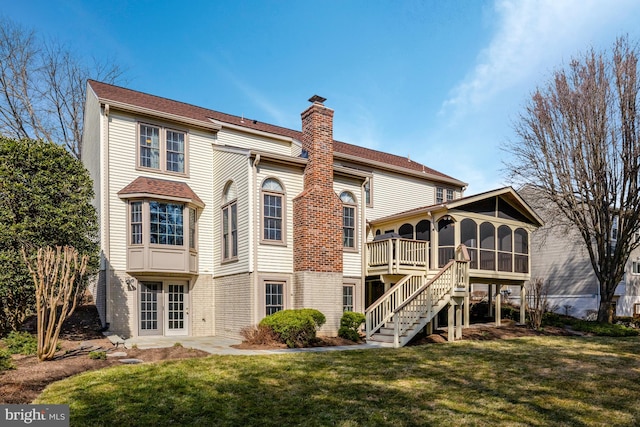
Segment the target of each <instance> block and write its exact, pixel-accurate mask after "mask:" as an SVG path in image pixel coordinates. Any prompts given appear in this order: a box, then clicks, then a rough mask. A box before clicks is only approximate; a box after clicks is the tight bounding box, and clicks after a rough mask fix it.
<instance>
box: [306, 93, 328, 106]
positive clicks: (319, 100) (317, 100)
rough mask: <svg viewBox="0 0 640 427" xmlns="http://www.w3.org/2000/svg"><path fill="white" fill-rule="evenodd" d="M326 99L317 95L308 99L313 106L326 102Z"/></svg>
mask: <svg viewBox="0 0 640 427" xmlns="http://www.w3.org/2000/svg"><path fill="white" fill-rule="evenodd" d="M326 100H327V98H323V97H321V96H319V95H313V96H312V97H311V98H309V102H313V103H314V104H321V105H322V103H323V102H324V101H326Z"/></svg>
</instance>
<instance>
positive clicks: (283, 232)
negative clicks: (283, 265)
mask: <svg viewBox="0 0 640 427" xmlns="http://www.w3.org/2000/svg"><path fill="white" fill-rule="evenodd" d="M269 179H272V180H274V181H277V182H278V183H279V184H280V187H281V188H282V192H279V191H273V190H265V189H263V188H262V187H263V185H264V183H265V182H266V181H267V180H269ZM265 194H268V195H272V196H280V197H281V216H280V237H281V239H280V240H273V239H266V238H265V236H264V214H265V209H264V196H265ZM260 243H261V244H265V245H275V246H287V189H286V188H285V186H284V184H283V183H282V181H281V180H279V179H278V178H275V177H272V176H268V177H266V178H265V179H263V180H262V182H261V183H260Z"/></svg>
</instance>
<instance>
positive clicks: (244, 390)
mask: <svg viewBox="0 0 640 427" xmlns="http://www.w3.org/2000/svg"><path fill="white" fill-rule="evenodd" d="M639 355H640V339H639V338H637V337H633V338H620V339H614V338H600V337H592V338H569V337H535V338H519V339H513V340H502V341H461V342H456V343H452V344H441V345H426V346H419V347H410V348H403V349H398V350H393V349H381V350H355V351H344V352H329V353H295V354H287V355H270V356H211V357H208V358H204V359H189V360H182V361H167V362H163V363H156V364H144V365H137V366H121V367H116V368H110V369H105V370H101V371H94V372H89V373H86V374H82V375H79V376H76V377H73V378H70V379H67V380H64V381H60V382H58V383H55V384H52V385H51V386H49V387H48V388H47V389H46V390H45V392H44V393H43V394H42V395H41V396H40V397H39V399H38V400H37V401H36V402H34V403H49V404H69V405H70V407H71V424H72V425H82V426H88V425H181V426H187V425H203V426H210V425H223V426H225V425H228V426H231V425H234V426H235V425H238V426H254V425H255V426H289V425H304V426H326V425H339V426H375V425H382V426H424V425H456V426H458V425H487V426H494V425H508V426H513V425H522V426H537V425H554V426H557V425H570V426H574V425H577V426H586V425H607V426H611V425H638V424H640V405H638V396H640V356H639Z"/></svg>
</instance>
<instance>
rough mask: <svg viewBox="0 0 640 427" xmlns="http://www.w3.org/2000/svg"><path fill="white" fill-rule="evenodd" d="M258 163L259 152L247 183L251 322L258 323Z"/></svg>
mask: <svg viewBox="0 0 640 427" xmlns="http://www.w3.org/2000/svg"><path fill="white" fill-rule="evenodd" d="M259 164H260V154H256V158H255V160H254V161H253V165H252V166H251V175H252V179H251V182H250V183H249V194H250V207H251V213H252V215H251V218H252V219H251V222H252V224H253V225H252V229H253V233H251V238H252V240H253V242H252V247H253V263H252V264H253V274H252V276H253V298H254V303H253V323H258V316H259V308H258V307H259V303H258V301H259V298H260V289H259V286H260V283H259V281H258V242H259V241H260V237H259V234H257V233H259V232H260V227H259V226H256V225H257V224H259V222H260V220H259V219H258V221H256V216H257V212H256V208H255V206H256V203H255V201H256V182H257V179H258V165H259Z"/></svg>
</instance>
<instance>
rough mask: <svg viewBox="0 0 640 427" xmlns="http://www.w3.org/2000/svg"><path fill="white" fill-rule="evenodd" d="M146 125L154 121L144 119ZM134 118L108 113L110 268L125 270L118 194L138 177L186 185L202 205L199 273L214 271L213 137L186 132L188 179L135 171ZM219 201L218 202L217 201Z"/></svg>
mask: <svg viewBox="0 0 640 427" xmlns="http://www.w3.org/2000/svg"><path fill="white" fill-rule="evenodd" d="M145 122H151V123H154V122H153V121H149V120H145ZM137 123H138V121H137V119H136V118H135V117H133V116H130V115H126V114H122V113H120V112H115V111H113V110H112V111H111V114H110V118H109V176H110V181H109V187H110V188H109V203H110V212H109V214H110V224H109V233H110V243H111V246H110V248H111V260H110V262H111V265H112V267H113V268H114V269H116V270H126V255H127V250H126V247H127V242H128V237H129V236H128V235H127V221H128V218H127V204H126V201H124V200H122V199H120V198H119V197H118V191H120V190H121V189H123V188H124V187H125V186H127V185H128V184H130V183H131V182H132V181H133V180H134V179H136V178H137V177H139V176H150V177H153V178H159V179H168V180H173V181H180V182H185V183H186V184H187V185H189V187H191V189H193V191H195V192H196V194H197V195H198V196H199V197H200V198H201V199H202V201H203V202H204V203H205V208H204V210H203V211H202V212H201V213H200V217H199V218H198V257H199V270H200V271H202V272H205V273H212V272H213V248H212V245H211V243H210V242H211V241H212V240H213V215H214V212H217V208H218V207H219V206H217V203H214V200H213V196H212V189H211V183H212V180H213V177H212V173H211V165H212V163H213V160H212V157H213V155H212V148H211V143H212V142H213V134H208V133H205V132H202V131H198V130H192V129H191V130H189V136H188V150H189V153H188V168H189V171H188V172H189V178H185V177H176V176H172V175H167V174H163V173H161V172H157V173H156V172H153V171H147V170H145V171H138V170H136V131H137ZM163 124H164V123H163ZM218 200H219V199H218Z"/></svg>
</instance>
